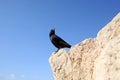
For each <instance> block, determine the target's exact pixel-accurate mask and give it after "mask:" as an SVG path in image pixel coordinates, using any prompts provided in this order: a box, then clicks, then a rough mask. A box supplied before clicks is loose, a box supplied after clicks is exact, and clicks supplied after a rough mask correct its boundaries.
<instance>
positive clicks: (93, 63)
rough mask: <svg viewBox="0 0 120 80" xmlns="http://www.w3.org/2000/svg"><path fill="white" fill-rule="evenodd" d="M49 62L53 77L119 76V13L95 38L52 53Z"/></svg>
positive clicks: (119, 79)
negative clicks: (67, 49)
mask: <svg viewBox="0 0 120 80" xmlns="http://www.w3.org/2000/svg"><path fill="white" fill-rule="evenodd" d="M49 62H50V65H51V68H52V71H53V74H54V79H55V80H120V13H119V14H118V15H117V16H116V17H115V18H113V20H112V21H111V22H110V23H108V24H107V25H106V26H105V27H104V28H103V29H102V30H100V31H99V33H98V35H97V37H96V38H91V39H86V40H84V41H83V42H81V43H79V44H77V45H75V46H73V47H72V48H71V49H70V50H69V51H66V50H64V49H61V50H59V51H58V52H57V53H53V54H52V55H51V56H50V58H49Z"/></svg>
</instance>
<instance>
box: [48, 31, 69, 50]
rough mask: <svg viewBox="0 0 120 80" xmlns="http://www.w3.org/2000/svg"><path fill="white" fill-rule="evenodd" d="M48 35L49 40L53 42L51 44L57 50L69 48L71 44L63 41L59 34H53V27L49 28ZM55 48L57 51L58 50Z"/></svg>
mask: <svg viewBox="0 0 120 80" xmlns="http://www.w3.org/2000/svg"><path fill="white" fill-rule="evenodd" d="M49 37H50V40H51V42H52V43H53V45H54V46H55V47H57V48H58V50H59V49H60V48H70V47H71V45H69V44H68V43H67V42H65V41H64V40H63V39H62V38H60V37H59V36H57V35H56V34H55V29H51V31H50V33H49ZM58 50H57V51H58Z"/></svg>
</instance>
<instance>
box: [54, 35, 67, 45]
mask: <svg viewBox="0 0 120 80" xmlns="http://www.w3.org/2000/svg"><path fill="white" fill-rule="evenodd" d="M56 38H57V41H58V42H59V43H60V44H62V45H66V46H67V45H69V44H68V43H67V42H65V41H64V40H63V39H62V38H60V37H59V36H56Z"/></svg>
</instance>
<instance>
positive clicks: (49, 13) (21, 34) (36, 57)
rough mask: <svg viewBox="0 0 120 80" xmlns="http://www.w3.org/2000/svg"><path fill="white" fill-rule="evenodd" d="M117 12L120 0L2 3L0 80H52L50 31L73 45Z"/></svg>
mask: <svg viewBox="0 0 120 80" xmlns="http://www.w3.org/2000/svg"><path fill="white" fill-rule="evenodd" d="M118 12H120V0H92V1H90V0H0V80H53V76H52V71H51V68H50V65H49V62H48V59H49V57H50V55H51V53H52V52H54V51H56V50H57V49H56V48H55V47H54V46H53V45H52V44H51V42H50V40H49V36H48V35H49V31H50V29H51V28H55V29H56V34H57V35H59V36H60V37H62V38H63V39H64V40H65V41H67V42H68V43H69V44H71V45H73V46H74V45H75V44H77V43H79V42H81V41H83V40H84V39H86V38H94V37H96V34H97V32H98V31H99V30H100V29H101V28H102V27H103V26H105V25H106V24H107V23H108V22H109V21H111V19H112V18H113V17H114V16H115V15H116V14H117V13H118Z"/></svg>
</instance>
